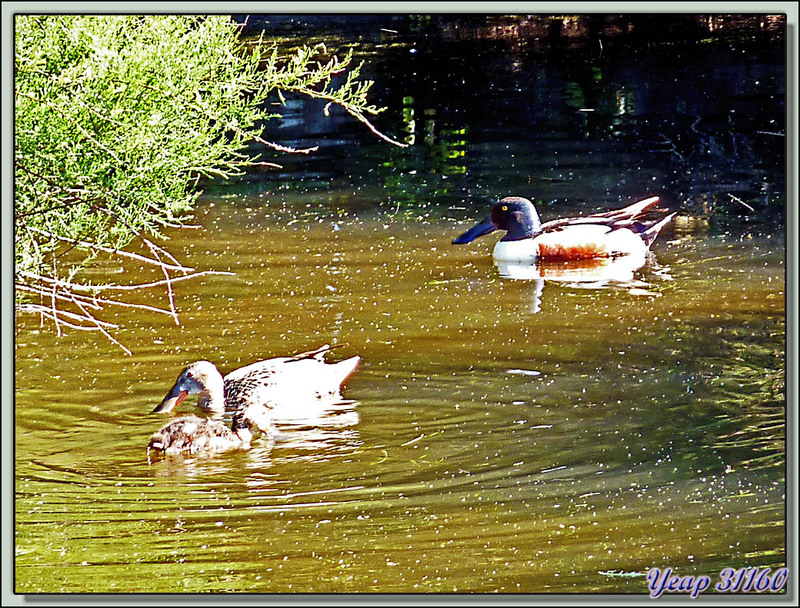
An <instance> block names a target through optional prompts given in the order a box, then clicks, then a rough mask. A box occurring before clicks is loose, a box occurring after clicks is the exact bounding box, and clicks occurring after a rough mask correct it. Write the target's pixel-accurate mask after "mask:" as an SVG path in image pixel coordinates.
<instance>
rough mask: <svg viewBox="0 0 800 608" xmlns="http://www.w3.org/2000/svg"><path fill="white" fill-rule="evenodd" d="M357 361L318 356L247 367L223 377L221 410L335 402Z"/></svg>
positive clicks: (293, 358)
mask: <svg viewBox="0 0 800 608" xmlns="http://www.w3.org/2000/svg"><path fill="white" fill-rule="evenodd" d="M359 360H360V359H359V357H351V358H350V359H346V360H344V361H340V362H338V363H325V362H324V361H323V360H322V359H321V357H306V358H296V357H276V358H274V359H267V360H265V361H259V362H257V363H253V364H251V365H247V366H245V367H242V368H239V369H237V370H234V371H232V372H231V373H229V374H228V375H227V376H225V408H226V409H228V410H236V409H240V408H242V407H245V406H247V405H249V404H252V403H263V404H265V405H270V406H276V405H281V404H290V403H296V402H302V403H306V402H312V401H319V400H336V399H339V398H340V397H341V394H340V392H339V390H340V387H341V385H342V382H344V381H345V379H346V378H347V377H348V376H350V374H352V373H353V372H354V371H355V369H356V367H357V366H358V363H359Z"/></svg>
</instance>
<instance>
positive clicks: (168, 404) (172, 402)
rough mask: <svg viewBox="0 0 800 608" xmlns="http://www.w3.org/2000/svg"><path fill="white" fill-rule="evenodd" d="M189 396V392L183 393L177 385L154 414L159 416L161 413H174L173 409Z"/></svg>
mask: <svg viewBox="0 0 800 608" xmlns="http://www.w3.org/2000/svg"><path fill="white" fill-rule="evenodd" d="M188 394H189V391H182V390H180V389H179V388H178V387H177V385H176V386H173V387H172V390H170V391H169V392H168V393H167V396H166V397H164V400H163V401H162V402H161V403H159V404H158V405H157V406H156V409H154V410H153V412H152V413H153V414H159V413H161V412H169V411H172V408H174V407H175V406H176V405H178V404H179V403H180V402H181V401H183V400H184V399H186V396H187V395H188Z"/></svg>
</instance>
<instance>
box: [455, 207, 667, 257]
mask: <svg viewBox="0 0 800 608" xmlns="http://www.w3.org/2000/svg"><path fill="white" fill-rule="evenodd" d="M658 200H659V198H658V197H657V196H653V197H650V198H647V199H644V200H641V201H639V202H636V203H633V204H632V205H629V206H628V207H625V208H623V209H615V210H613V211H606V212H604V213H595V214H593V215H587V216H581V217H570V218H564V219H558V220H552V221H550V222H545V223H544V224H543V223H542V222H541V221H540V220H539V214H538V213H536V209H535V207H534V206H533V203H531V202H530V201H529V200H528V199H526V198H522V197H519V196H510V197H507V198H504V199H502V200H500V202H498V203H496V204H494V205H493V206H492V209H491V212H490V213H489V216H488V217H487V218H486V219H485V220H483V221H482V222H480V223H478V224H476V225H475V226H473V227H472V228H470V229H469V230H467V231H466V232H465V233H464V234H462V235H461V236H459V237H457V238H455V239H454V240H453V243H454V244H455V245H461V244H464V243H470V242H472V241H474V240H475V239H476V238H478V237H479V236H483V235H484V234H489V233H490V232H493V231H495V230H505V231H506V234H505V236H504V237H503V238H502V239H500V241H498V243H497V244H496V245H495V247H494V252H493V255H494V258H495V259H496V260H502V261H514V262H532V261H534V260H553V261H559V260H576V259H589V258H613V257H617V256H621V255H631V254H633V255H644V254H645V253H647V251H648V250H649V248H650V245H651V244H652V243H653V241H654V240H655V239H656V237H657V236H658V233H659V231H660V230H661V229H662V228H663V227H664V226H665V225H666V224H667V223H668V222H669V221H670V220H671V219H672V218H673V216H674V215H675V214H674V213H670V214H668V215H667V216H666V217H663V215H664V213H666V212H665V211H664V210H659V209H652V207H653V206H654V205H655V204H656V203H657V202H658ZM645 211H647V212H648V215H647V216H645V215H643V214H644V213H645ZM653 215H656V216H657V217H656V218H655V219H654V218H653V217H652V216H653Z"/></svg>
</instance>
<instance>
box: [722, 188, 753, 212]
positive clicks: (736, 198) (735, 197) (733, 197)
mask: <svg viewBox="0 0 800 608" xmlns="http://www.w3.org/2000/svg"><path fill="white" fill-rule="evenodd" d="M728 196H730V197H731V198H732V199H733V200H735V201H736V202H737V203H740V204H742V205H744V206H745V207H747V208H748V209H750V211H752V212H753V213H755V209H753V207H751V206H750V205H748V204H747V203H745V202H744V201H743V200H742V199H740V198H739V197H738V196H734V195H733V194H731V193H730V192H728Z"/></svg>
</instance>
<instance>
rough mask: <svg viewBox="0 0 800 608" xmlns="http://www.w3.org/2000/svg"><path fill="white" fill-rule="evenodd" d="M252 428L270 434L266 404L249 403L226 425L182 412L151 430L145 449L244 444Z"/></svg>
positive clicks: (176, 451)
mask: <svg viewBox="0 0 800 608" xmlns="http://www.w3.org/2000/svg"><path fill="white" fill-rule="evenodd" d="M256 430H257V431H260V432H261V433H265V434H268V435H271V434H272V418H271V416H270V413H269V410H268V409H267V408H266V406H263V405H258V404H252V405H248V406H247V407H245V408H242V409H241V410H238V411H237V412H235V413H234V414H233V420H232V422H231V427H230V428H228V427H227V426H225V424H224V423H223V422H222V421H221V420H216V419H211V418H200V417H198V416H186V417H184V418H178V419H177V420H173V421H172V422H169V423H167V424H165V425H164V426H163V427H162V428H161V430H160V431H158V432H156V433H153V436H152V437H151V438H150V444H149V445H148V447H147V451H148V452H149V451H150V450H155V451H157V452H162V453H164V454H179V453H186V452H188V453H190V454H196V453H198V452H218V451H222V450H232V449H237V448H248V447H250V442H251V441H252V440H253V431H256Z"/></svg>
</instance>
